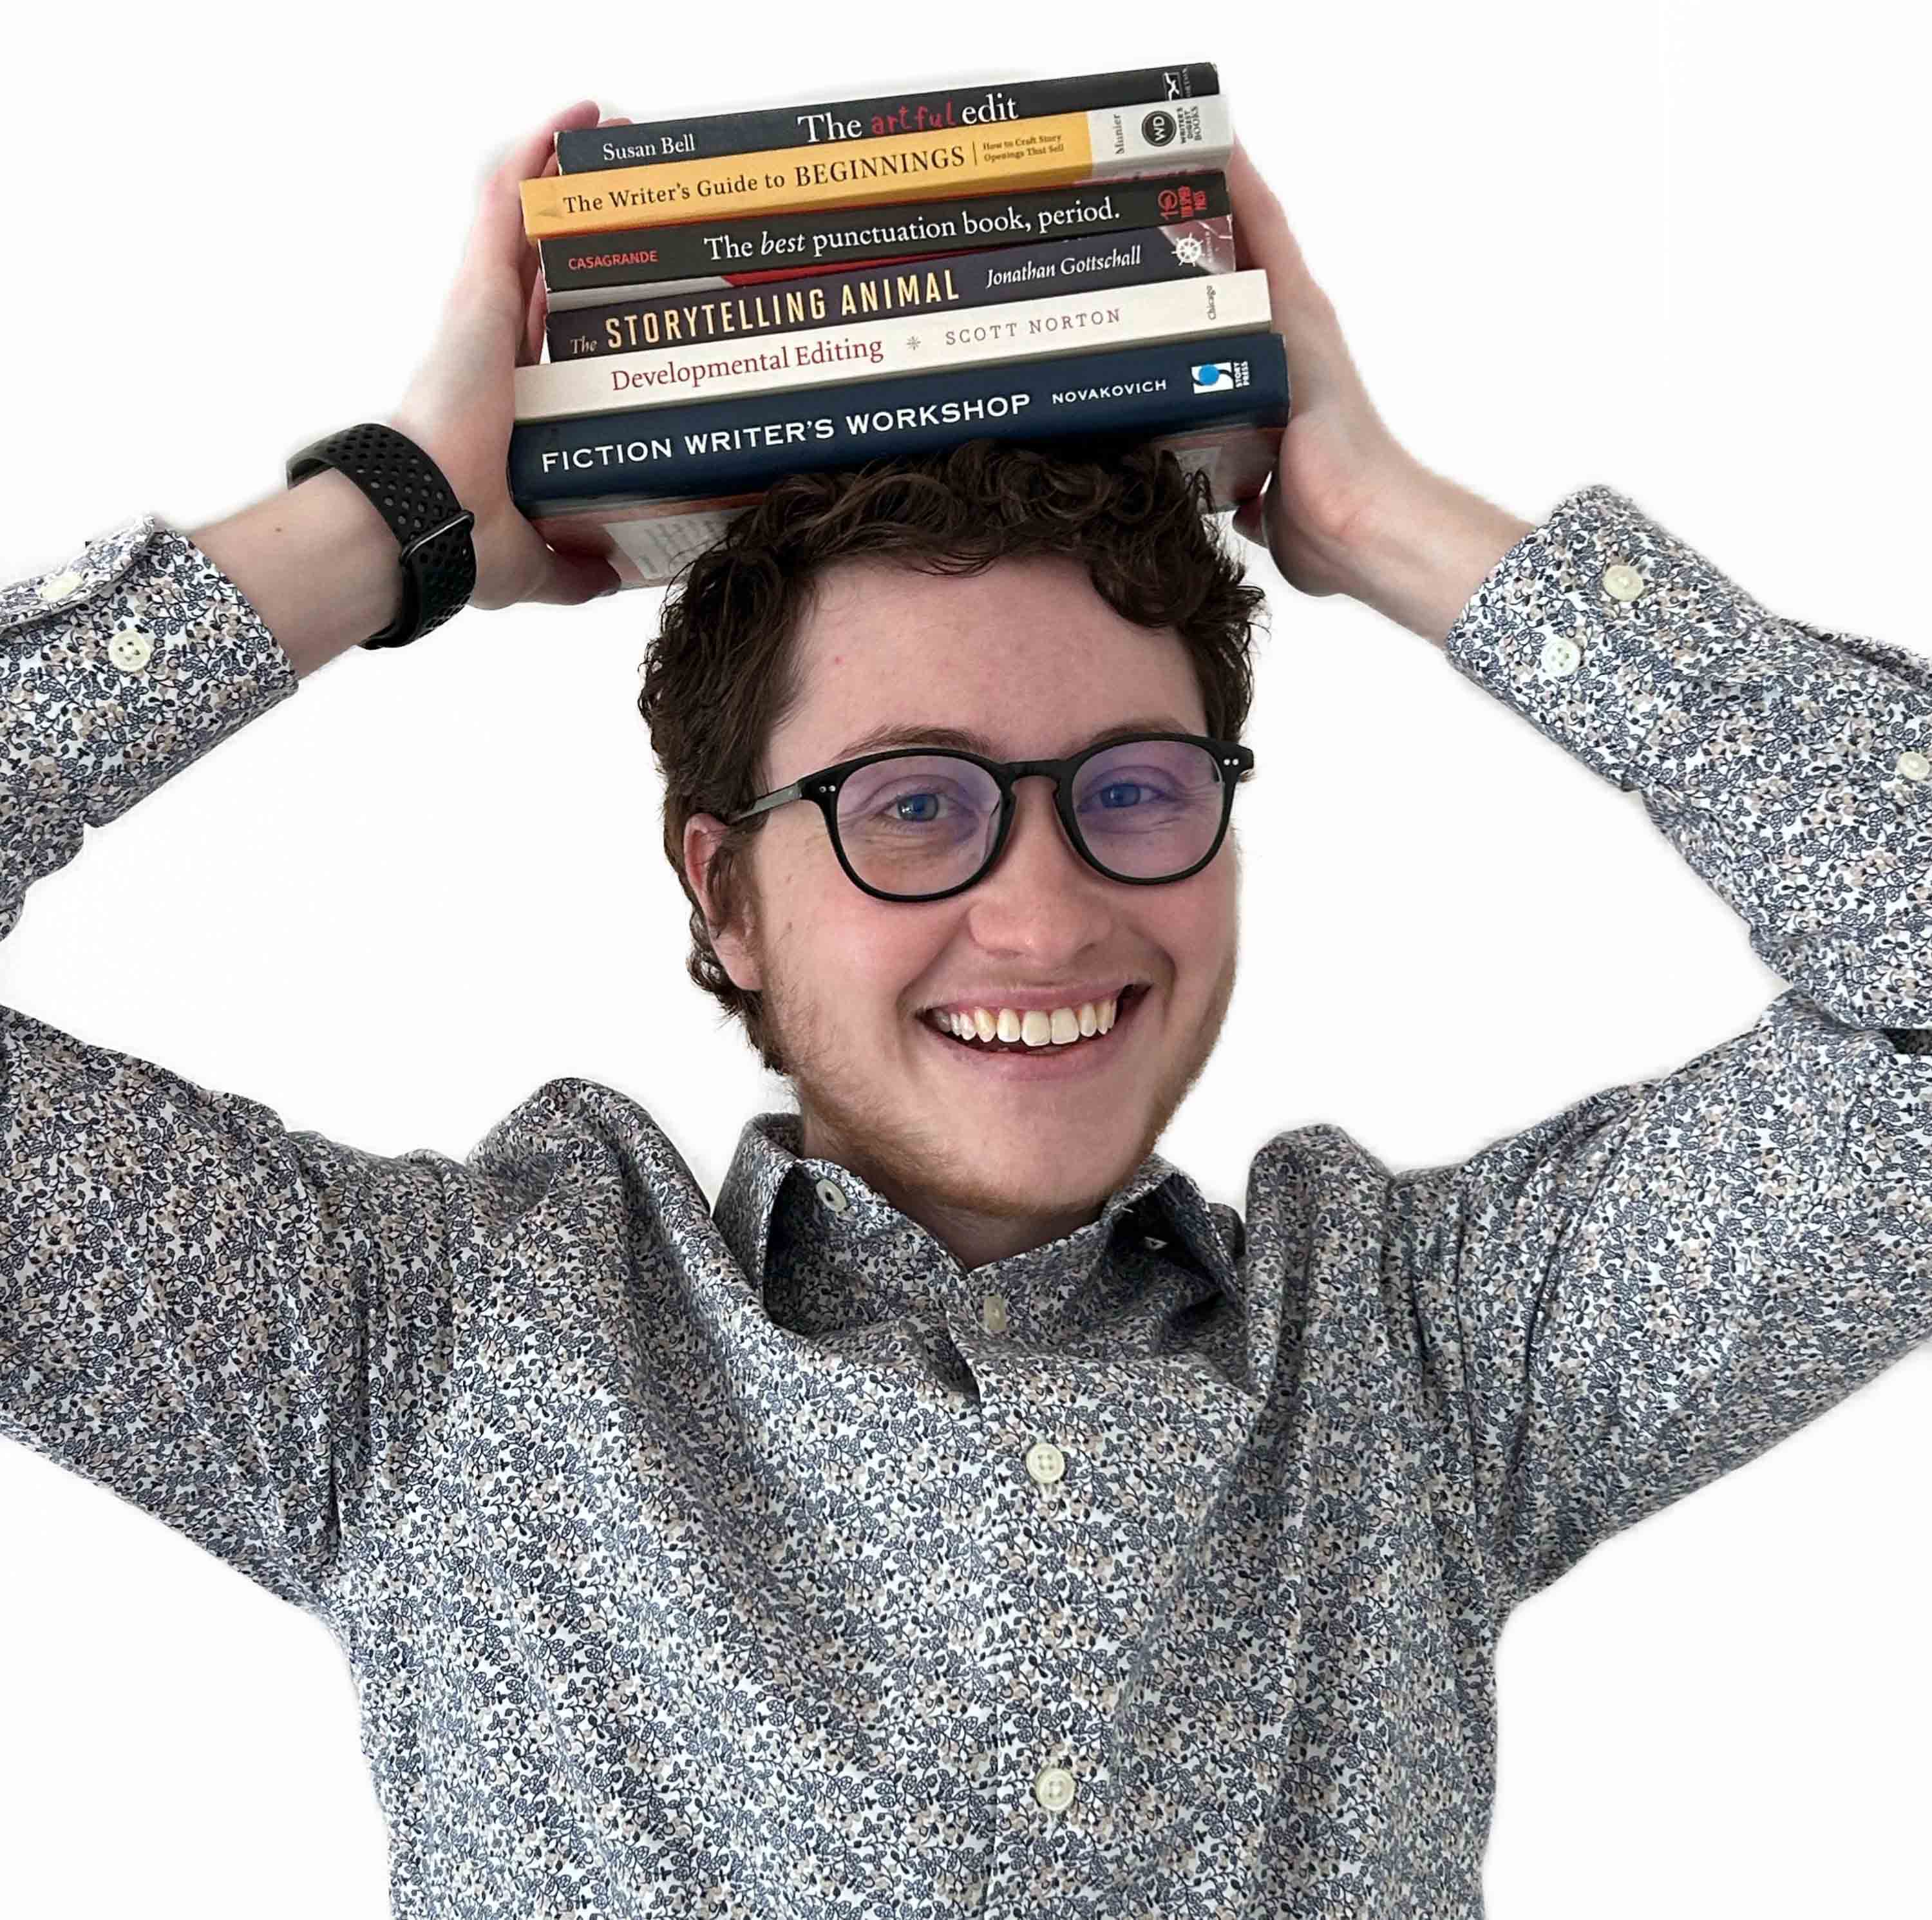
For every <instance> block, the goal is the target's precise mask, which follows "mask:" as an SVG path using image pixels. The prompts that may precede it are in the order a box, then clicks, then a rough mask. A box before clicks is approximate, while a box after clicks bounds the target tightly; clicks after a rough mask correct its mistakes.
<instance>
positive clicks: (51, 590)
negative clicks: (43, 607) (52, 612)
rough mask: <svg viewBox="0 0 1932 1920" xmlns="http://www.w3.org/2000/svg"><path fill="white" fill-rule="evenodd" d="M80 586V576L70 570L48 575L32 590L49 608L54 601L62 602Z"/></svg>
mask: <svg viewBox="0 0 1932 1920" xmlns="http://www.w3.org/2000/svg"><path fill="white" fill-rule="evenodd" d="M79 585H80V574H77V573H76V572H74V570H73V569H72V568H68V569H66V570H65V571H62V572H60V573H54V574H48V576H47V577H46V579H45V580H42V581H41V582H40V585H39V586H37V588H36V589H34V590H35V592H37V593H38V594H39V595H40V598H42V599H43V601H46V604H48V605H49V607H51V606H52V604H54V602H55V601H56V600H65V598H67V597H68V595H69V594H70V593H71V592H73V591H74V589H75V588H76V587H77V586H79Z"/></svg>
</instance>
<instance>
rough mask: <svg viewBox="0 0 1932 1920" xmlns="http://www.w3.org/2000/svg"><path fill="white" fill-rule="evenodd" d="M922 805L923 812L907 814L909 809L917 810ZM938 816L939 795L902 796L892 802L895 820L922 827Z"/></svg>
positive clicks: (912, 794)
mask: <svg viewBox="0 0 1932 1920" xmlns="http://www.w3.org/2000/svg"><path fill="white" fill-rule="evenodd" d="M922 803H923V811H913V812H910V813H908V812H907V811H906V808H907V807H912V808H915V809H917V808H920V806H921V804H922ZM892 814H893V817H894V818H895V819H897V820H904V821H906V822H907V823H909V824H911V825H922V824H923V823H925V822H926V821H927V820H934V819H937V818H938V814H939V796H938V794H937V793H901V795H900V796H898V799H896V800H895V801H894V802H892Z"/></svg>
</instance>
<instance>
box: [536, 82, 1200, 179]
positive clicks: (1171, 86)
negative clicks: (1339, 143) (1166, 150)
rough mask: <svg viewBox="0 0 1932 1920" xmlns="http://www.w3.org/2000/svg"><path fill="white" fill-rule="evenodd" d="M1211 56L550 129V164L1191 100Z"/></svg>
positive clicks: (605, 164) (636, 162) (602, 165)
mask: <svg viewBox="0 0 1932 1920" xmlns="http://www.w3.org/2000/svg"><path fill="white" fill-rule="evenodd" d="M1220 90H1221V87H1220V80H1219V79H1218V78H1217V76H1216V74H1215V71H1214V65H1213V64H1212V63H1211V62H1205V61H1204V62H1197V63H1196V64H1194V65H1190V66H1184V67H1136V68H1133V69H1132V70H1130V71H1127V72H1124V73H1117V74H1079V75H1078V76H1076V77H1073V78H1071V79H1066V80H1004V81H999V82H996V83H994V84H993V85H992V86H957V87H942V88H941V89H938V91H937V92H931V93H926V92H922V93H921V94H920V95H919V96H918V97H917V98H913V97H912V96H910V95H906V94H885V95H879V96H878V97H877V98H874V99H871V100H831V101H820V102H819V103H818V104H817V105H815V106H811V107H766V108H762V109H758V110H753V111H751V112H748V113H710V114H706V115H703V116H702V117H701V118H696V119H690V118H687V119H682V120H657V121H650V122H649V123H647V124H645V125H643V126H625V127H566V128H565V130H563V131H562V132H561V133H559V134H558V135H557V136H556V163H557V166H558V167H559V169H561V170H562V172H565V173H597V172H605V171H607V169H610V168H612V167H617V166H652V165H655V164H656V163H658V162H659V161H661V160H715V159H717V158H718V157H719V156H720V155H721V154H734V153H758V152H761V151H765V150H766V149H769V148H781V147H808V146H824V145H832V144H834V143H835V142H838V141H841V140H862V139H881V138H883V136H886V135H887V134H891V133H926V132H929V131H931V130H934V129H935V128H937V129H940V130H953V129H956V128H958V127H973V126H987V125H998V124H1002V123H1004V122H1005V121H1009V120H1035V119H1040V118H1046V117H1048V116H1049V115H1053V114H1056V113H1091V112H1093V111H1094V110H1096V109H1097V108H1100V107H1131V106H1132V105H1133V104H1134V102H1135V101H1141V100H1157V101H1168V102H1172V101H1177V100H1196V99H1199V98H1200V97H1201V96H1202V95H1203V94H1211V93H1219V92H1220Z"/></svg>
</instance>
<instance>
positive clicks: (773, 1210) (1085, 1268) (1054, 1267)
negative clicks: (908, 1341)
mask: <svg viewBox="0 0 1932 1920" xmlns="http://www.w3.org/2000/svg"><path fill="white" fill-rule="evenodd" d="M801 1144H802V1123H801V1121H800V1119H799V1115H796V1113H765V1114H759V1115H755V1116H754V1118H751V1119H750V1120H748V1121H746V1122H745V1126H744V1128H743V1130H742V1132H741V1133H740V1134H739V1137H738V1147H737V1151H736V1153H735V1154H733V1156H732V1160H731V1164H730V1168H729V1169H727V1172H726V1173H725V1175H724V1182H723V1184H722V1185H721V1187H720V1188H719V1190H718V1200H717V1204H716V1205H715V1207H714V1208H712V1214H713V1217H714V1219H715V1221H716V1223H717V1226H718V1231H719V1232H720V1233H721V1235H722V1236H723V1237H724V1241H725V1244H727V1246H728V1247H730V1249H731V1251H732V1253H733V1254H734V1255H735V1256H736V1259H737V1261H738V1264H739V1267H740V1268H742V1271H743V1272H744V1274H745V1278H746V1280H748V1282H749V1283H750V1284H751V1291H752V1293H753V1295H754V1298H757V1300H758V1301H759V1302H760V1304H762V1305H763V1307H765V1309H766V1312H767V1313H769V1315H770V1316H771V1317H772V1319H773V1320H774V1321H775V1322H778V1324H780V1325H784V1326H787V1327H789V1328H790V1329H791V1330H792V1331H794V1332H798V1333H802V1334H829V1333H833V1332H836V1331H841V1330H842V1329H844V1328H847V1327H850V1326H853V1325H859V1324H862V1323H866V1322H873V1321H877V1320H880V1319H888V1318H892V1317H894V1316H897V1315H898V1314H901V1313H905V1312H907V1311H908V1310H918V1309H920V1308H925V1309H927V1310H932V1309H935V1308H936V1309H938V1310H940V1311H941V1312H946V1311H948V1310H953V1311H959V1312H967V1313H977V1311H978V1310H979V1307H980V1303H981V1301H983V1297H984V1296H985V1295H986V1293H987V1292H988V1291H989V1289H998V1290H999V1291H1000V1292H1001V1294H1002V1296H1003V1298H1005V1299H1006V1300H1007V1301H1008V1302H1009V1303H1010V1310H1011V1312H1012V1313H1013V1316H1014V1320H1015V1331H1016V1332H1017V1331H1021V1327H1020V1325H1019V1323H1020V1322H1021V1321H1022V1319H1025V1321H1026V1322H1028V1323H1030V1327H1029V1330H1030V1331H1032V1332H1034V1333H1035V1334H1040V1335H1047V1334H1052V1332H1054V1331H1055V1330H1057V1329H1061V1328H1067V1327H1069V1326H1072V1325H1078V1324H1079V1323H1080V1322H1082V1320H1083V1319H1085V1317H1086V1315H1087V1312H1088V1310H1089V1308H1090V1307H1091V1301H1092V1296H1093V1295H1094V1290H1095V1289H1096V1287H1097V1286H1098V1285H1100V1284H1101V1283H1103V1281H1104V1280H1105V1274H1104V1272H1103V1269H1104V1268H1105V1266H1106V1262H1105V1258H1104V1256H1106V1254H1107V1253H1109V1251H1110V1250H1116V1249H1118V1248H1121V1247H1132V1248H1133V1250H1135V1251H1136V1253H1142V1254H1152V1255H1155V1256H1158V1257H1159V1259H1160V1261H1161V1262H1163V1263H1165V1264H1167V1265H1170V1266H1171V1265H1179V1266H1180V1267H1181V1268H1184V1270H1186V1275H1187V1277H1186V1278H1185V1280H1184V1297H1185V1298H1186V1300H1187V1301H1188V1302H1189V1303H1190V1304H1192V1303H1193V1302H1195V1301H1205V1300H1207V1299H1209V1298H1212V1297H1213V1296H1214V1295H1216V1294H1217V1293H1226V1295H1229V1297H1230V1298H1232V1300H1234V1301H1236V1302H1238V1301H1240V1298H1241V1293H1240V1288H1239V1285H1238V1274H1237V1271H1236V1267H1235V1261H1234V1259H1233V1258H1232V1256H1231V1255H1230V1253H1229V1247H1228V1244H1227V1243H1226V1241H1225V1240H1224V1238H1223V1233H1222V1229H1221V1226H1220V1223H1219V1222H1218V1221H1217V1219H1216V1217H1215V1215H1214V1211H1213V1210H1212V1209H1211V1207H1210V1205H1209V1204H1208V1201H1207V1200H1206V1199H1205V1198H1204V1197H1203V1196H1202V1193H1201V1191H1200V1190H1199V1188H1198V1187H1196V1185H1195V1184H1194V1182H1193V1181H1191V1180H1190V1179H1189V1178H1188V1177H1187V1175H1185V1174H1184V1173H1183V1172H1181V1170H1180V1169H1178V1168H1177V1167H1175V1166H1172V1165H1171V1164H1170V1163H1169V1162H1168V1161H1166V1160H1164V1159H1163V1158H1162V1157H1161V1156H1160V1154H1149V1155H1148V1157H1147V1158H1146V1159H1145V1160H1143V1161H1142V1163H1141V1164H1140V1165H1139V1166H1138V1167H1136V1169H1135V1170H1134V1171H1133V1173H1132V1174H1131V1175H1130V1176H1129V1177H1128V1178H1127V1181H1125V1182H1124V1184H1122V1185H1121V1187H1119V1188H1118V1190H1116V1191H1115V1193H1113V1194H1112V1195H1111V1196H1109V1199H1108V1200H1107V1202H1106V1205H1104V1206H1103V1208H1102V1209H1101V1211H1100V1215H1099V1217H1098V1218H1097V1219H1095V1220H1091V1221H1090V1222H1088V1224H1087V1225H1086V1226H1083V1227H1079V1228H1077V1229H1075V1231H1074V1232H1072V1233H1070V1234H1066V1235H1062V1236H1061V1238H1058V1240H1053V1241H1049V1242H1048V1243H1047V1244H1046V1245H1045V1246H1043V1247H1034V1248H1032V1249H1031V1250H1028V1252H1026V1253H1016V1254H1013V1255H1010V1256H1008V1257H1007V1259H1004V1260H997V1261H995V1262H992V1263H991V1264H990V1265H987V1266H985V1267H981V1268H976V1269H974V1271H973V1272H972V1273H971V1274H968V1273H967V1272H966V1271H965V1270H964V1269H963V1268H962V1267H961V1266H960V1265H959V1262H958V1261H957V1260H956V1259H954V1257H953V1255H952V1254H951V1253H950V1252H948V1251H947V1249H946V1248H945V1247H944V1246H943V1245H942V1244H941V1242H940V1241H938V1240H937V1239H936V1238H935V1237H934V1236H933V1235H932V1234H930V1233H929V1232H927V1230H926V1229H925V1228H924V1227H922V1226H920V1225H919V1223H918V1222H916V1220H913V1219H911V1218H910V1217H909V1216H908V1215H907V1214H903V1213H901V1211H899V1209H898V1208H896V1207H895V1206H894V1205H892V1202H889V1200H887V1199H885V1198H884V1196H883V1195H881V1194H880V1193H878V1192H877V1190H875V1189H874V1188H873V1187H871V1186H870V1185H869V1184H868V1183H867V1182H866V1181H863V1180H862V1179H861V1178H859V1176H858V1175H856V1174H855V1173H853V1172H851V1171H850V1169H847V1168H845V1167H842V1166H839V1165H838V1164H837V1163H835V1162H834V1161H831V1160H819V1159H808V1158H806V1157H803V1156H802V1154H800V1152H799V1147H800V1145H801Z"/></svg>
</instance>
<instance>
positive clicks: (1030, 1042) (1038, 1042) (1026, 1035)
mask: <svg viewBox="0 0 1932 1920" xmlns="http://www.w3.org/2000/svg"><path fill="white" fill-rule="evenodd" d="M1119 1009H1120V999H1119V996H1118V995H1109V996H1108V998H1106V999H1105V1000H1083V1001H1082V1002H1081V1003H1080V1004H1079V1006H1078V1007H1055V1008H1054V1009H1052V1011H1051V1012H1048V1011H1046V1010H1043V1009H1041V1008H1039V1007H1030V1008H1028V1010H1027V1011H1026V1012H1025V1013H1020V1012H1019V1010H1017V1009H1016V1008H1013V1007H1001V1009H1000V1010H999V1011H998V1013H995V1012H994V1011H993V1010H992V1009H991V1008H989V1007H974V1009H973V1010H971V1012H970V1013H968V1012H965V1011H963V1010H962V1011H961V1012H958V1013H948V1012H947V1011H946V1010H944V1009H943V1008H941V1009H939V1010H937V1011H936V1012H935V1015H934V1016H933V1018H934V1022H935V1025H937V1026H938V1028H940V1029H941V1031H942V1032H944V1033H949V1034H952V1035H953V1037H955V1038H956V1039H957V1040H1007V1041H1013V1040H1022V1041H1024V1042H1025V1043H1026V1045H1027V1046H1030V1047H1043V1046H1056V1047H1064V1046H1072V1045H1073V1043H1074V1042H1075V1041H1076V1040H1085V1039H1086V1038H1087V1037H1088V1036H1089V1035H1091V1034H1104V1033H1106V1032H1108V1031H1109V1030H1110V1029H1111V1028H1112V1026H1113V1024H1114V1019H1115V1015H1116V1014H1117V1013H1118V1011H1119Z"/></svg>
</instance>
